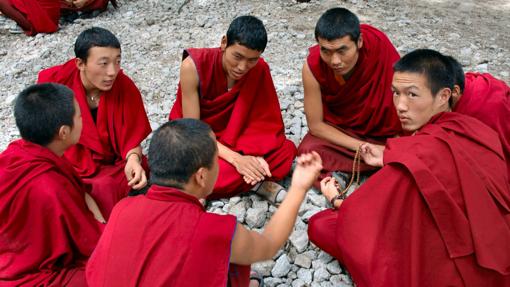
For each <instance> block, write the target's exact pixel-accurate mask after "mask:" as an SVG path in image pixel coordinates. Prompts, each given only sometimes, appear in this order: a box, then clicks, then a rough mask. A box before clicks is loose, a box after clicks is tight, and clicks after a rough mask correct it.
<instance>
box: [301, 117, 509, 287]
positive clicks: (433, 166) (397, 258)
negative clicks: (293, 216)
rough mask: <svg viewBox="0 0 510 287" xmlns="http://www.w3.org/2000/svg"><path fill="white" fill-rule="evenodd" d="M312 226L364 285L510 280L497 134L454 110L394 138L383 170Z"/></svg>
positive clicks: (313, 235) (316, 238) (505, 188)
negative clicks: (400, 136)
mask: <svg viewBox="0 0 510 287" xmlns="http://www.w3.org/2000/svg"><path fill="white" fill-rule="evenodd" d="M327 227H329V228H331V229H329V230H325V228H327ZM308 233H309V236H310V239H311V240H312V242H314V243H315V244H316V245H317V246H319V247H320V248H323V249H324V250H327V251H328V252H330V253H331V254H332V255H334V256H335V257H336V258H337V259H338V260H339V261H340V262H342V263H343V264H344V265H345V266H346V268H347V270H348V271H349V273H350V274H351V275H352V278H353V280H354V282H355V283H356V285H357V286H360V287H363V286H510V285H509V284H510V187H509V184H508V179H507V175H506V168H505V162H504V157H503V152H502V148H501V144H500V143H499V141H498V136H497V134H496V133H495V132H494V131H493V130H491V129H489V128H488V127H487V126H485V125H484V124H483V123H481V122H480V121H478V120H476V119H473V118H471V117H467V116H464V115H461V114H458V113H453V112H452V113H441V114H439V115H437V116H435V117H434V118H433V119H432V120H431V121H430V122H429V123H428V124H427V125H425V126H424V127H422V128H421V129H420V131H418V132H417V133H416V134H415V135H414V136H407V137H402V138H397V139H389V140H388V142H387V145H386V149H385V151H384V167H383V168H382V169H381V170H380V171H378V172H377V173H376V174H374V175H373V176H372V177H370V178H369V179H368V180H367V181H366V182H365V183H364V184H363V185H362V186H361V187H360V188H359V190H357V191H356V192H355V193H353V194H352V195H351V196H350V197H348V198H347V199H346V200H345V201H344V202H343V204H342V205H341V206H340V208H339V209H338V211H332V210H328V211H323V212H321V213H318V214H316V215H314V216H313V217H312V218H311V219H310V222H309V229H308Z"/></svg>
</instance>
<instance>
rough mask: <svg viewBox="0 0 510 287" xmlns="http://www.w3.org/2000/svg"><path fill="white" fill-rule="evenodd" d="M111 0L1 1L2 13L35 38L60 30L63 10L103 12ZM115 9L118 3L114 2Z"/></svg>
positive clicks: (0, 10)
mask: <svg viewBox="0 0 510 287" xmlns="http://www.w3.org/2000/svg"><path fill="white" fill-rule="evenodd" d="M108 2H110V1H109V0H0V12H2V13H3V14H4V15H5V16H7V17H9V18H11V19H13V20H14V21H16V23H17V24H18V25H19V26H20V27H21V28H22V29H23V30H24V31H25V33H26V34H27V35H30V36H33V35H35V34H37V33H53V32H56V31H57V30H58V24H59V20H60V15H61V13H60V12H61V9H64V10H72V11H85V12H90V11H95V10H99V11H103V10H106V7H107V6H108ZM112 4H113V5H114V7H117V2H116V1H112Z"/></svg>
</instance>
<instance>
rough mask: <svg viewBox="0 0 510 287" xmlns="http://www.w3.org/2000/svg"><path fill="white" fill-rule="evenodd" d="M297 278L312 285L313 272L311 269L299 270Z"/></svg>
mask: <svg viewBox="0 0 510 287" xmlns="http://www.w3.org/2000/svg"><path fill="white" fill-rule="evenodd" d="M297 277H298V278H299V279H301V280H303V281H304V282H305V283H306V284H310V283H312V271H311V270H309V269H299V271H298V272H297Z"/></svg>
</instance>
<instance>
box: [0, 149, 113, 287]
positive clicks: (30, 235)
mask: <svg viewBox="0 0 510 287" xmlns="http://www.w3.org/2000/svg"><path fill="white" fill-rule="evenodd" d="M85 192H86V187H85V186H84V184H83V182H82V181H81V180H80V178H79V177H78V175H77V174H76V173H75V172H74V171H73V168H72V167H71V165H70V164H69V163H68V162H67V161H66V160H65V159H64V158H61V157H58V156H57V155H56V154H54V153H53V152H52V151H50V150H49V149H47V148H45V147H42V146H40V145H37V144H34V143H31V142H28V141H25V140H17V141H14V142H12V143H11V144H10V145H9V146H8V147H7V149H6V150H5V151H4V152H2V154H0V218H1V221H0V286H86V284H85V272H84V271H85V263H86V260H87V259H88V257H89V256H90V254H91V253H92V251H93V249H94V247H95V246H96V243H97V241H98V240H99V236H100V234H101V232H102V229H103V225H102V224H100V223H99V222H98V221H97V220H95V219H94V216H93V215H92V213H91V212H90V211H89V210H88V208H87V205H86V203H85Z"/></svg>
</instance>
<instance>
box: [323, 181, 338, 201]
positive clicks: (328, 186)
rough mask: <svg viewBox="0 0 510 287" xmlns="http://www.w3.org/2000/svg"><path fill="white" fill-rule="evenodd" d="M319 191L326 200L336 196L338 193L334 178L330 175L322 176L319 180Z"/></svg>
mask: <svg viewBox="0 0 510 287" xmlns="http://www.w3.org/2000/svg"><path fill="white" fill-rule="evenodd" d="M321 192H322V194H323V195H324V197H326V199H327V200H328V201H331V199H332V198H333V197H335V196H337V195H338V194H339V193H338V183H337V181H336V179H334V178H333V177H331V176H328V177H325V178H323V179H322V180H321Z"/></svg>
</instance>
